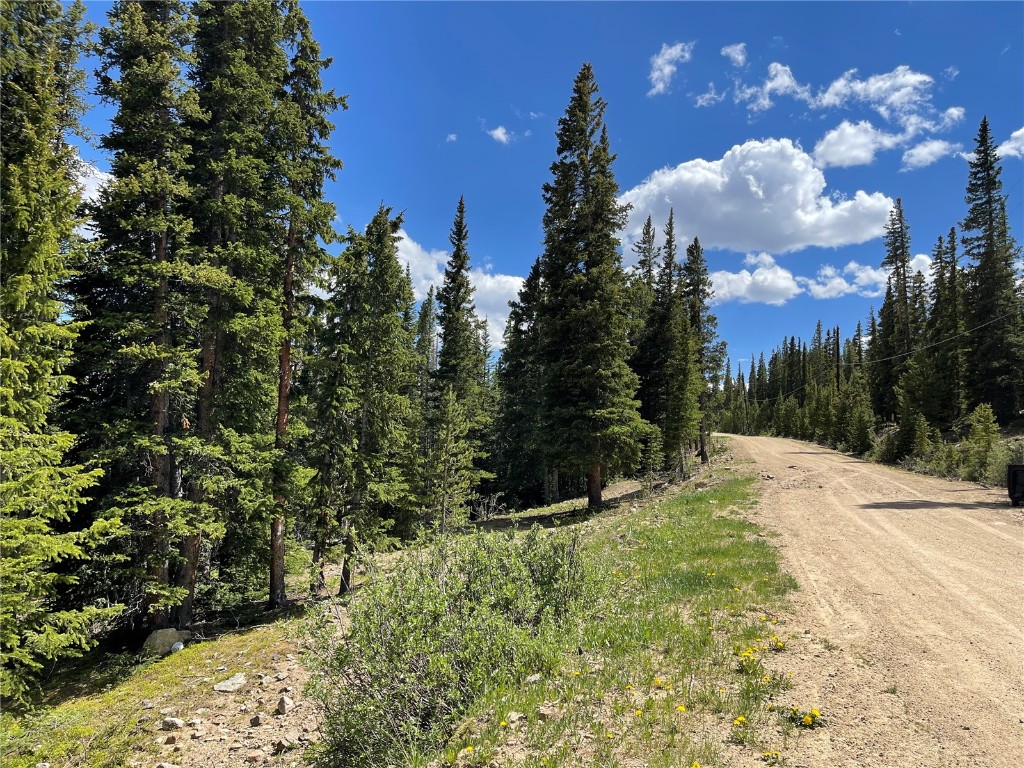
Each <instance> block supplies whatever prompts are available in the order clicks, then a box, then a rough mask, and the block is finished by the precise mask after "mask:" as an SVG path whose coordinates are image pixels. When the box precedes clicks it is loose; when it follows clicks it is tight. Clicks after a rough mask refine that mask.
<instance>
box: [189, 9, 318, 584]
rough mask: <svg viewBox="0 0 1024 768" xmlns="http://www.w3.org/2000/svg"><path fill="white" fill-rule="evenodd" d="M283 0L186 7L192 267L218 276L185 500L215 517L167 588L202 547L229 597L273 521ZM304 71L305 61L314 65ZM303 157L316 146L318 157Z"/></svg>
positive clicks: (282, 257) (284, 209) (283, 195)
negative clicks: (194, 111)
mask: <svg viewBox="0 0 1024 768" xmlns="http://www.w3.org/2000/svg"><path fill="white" fill-rule="evenodd" d="M283 11H284V6H282V5H281V4H279V3H276V2H273V1H272V0H253V2H247V3H219V2H209V1H208V0H201V1H200V2H198V3H196V5H195V6H194V13H195V16H196V22H197V30H196V34H195V38H194V41H193V49H192V52H193V55H194V57H195V64H194V66H193V67H192V71H191V79H192V82H193V84H194V87H195V89H196V92H197V94H198V99H199V105H200V108H201V109H202V112H203V117H202V118H201V119H199V120H197V121H193V122H191V123H190V125H191V127H192V129H193V135H194V136H195V141H194V146H193V163H192V165H193V169H192V171H191V172H190V174H189V179H190V181H191V182H192V184H193V187H194V188H195V203H194V204H193V206H192V208H191V215H192V218H193V221H194V224H195V232H194V235H193V243H194V244H195V245H196V247H197V248H198V249H199V251H200V255H199V257H198V265H199V269H201V270H202V271H206V272H213V273H217V272H221V273H223V274H225V275H226V277H227V279H222V280H220V281H218V282H217V283H216V284H215V285H214V286H213V287H212V288H211V289H209V290H207V291H206V292H205V295H203V296H202V300H203V302H204V303H205V304H206V306H207V308H208V309H207V312H206V315H205V317H204V319H203V325H202V328H201V331H200V342H201V352H200V366H201V367H200V371H201V375H202V386H201V388H200V391H199V397H198V405H197V409H196V420H195V422H194V424H193V429H194V431H195V436H196V438H197V441H198V442H199V443H200V444H201V445H202V446H203V450H204V451H206V452H208V454H209V456H210V457H211V458H210V460H209V461H207V462H206V467H205V472H204V475H203V476H202V477H201V478H197V479H196V482H194V483H192V484H191V486H190V498H192V499H193V500H194V501H203V502H205V503H208V504H210V505H212V506H213V507H214V508H216V509H217V510H218V513H217V514H218V519H217V521H216V522H219V523H220V524H222V525H224V531H225V535H224V538H223V540H222V541H221V542H220V543H219V545H218V544H217V543H216V542H210V543H211V544H213V545H214V546H213V547H212V548H205V547H204V546H203V542H202V539H201V537H200V536H196V535H190V536H186V537H185V538H184V540H183V542H182V546H181V550H180V566H179V568H178V572H177V576H176V579H175V581H176V585H177V586H178V587H179V588H181V589H189V587H190V585H191V584H194V583H195V581H196V575H197V573H198V571H199V570H200V558H201V557H202V556H203V553H204V552H205V553H207V554H208V555H211V556H212V562H211V566H210V567H211V570H212V571H213V572H214V573H216V574H217V576H218V580H219V581H221V582H226V583H228V584H231V586H232V588H231V590H230V592H229V594H230V596H231V597H232V598H234V599H238V598H239V597H249V596H255V595H256V594H258V593H259V592H260V591H265V590H266V586H265V585H266V584H267V550H268V547H269V543H270V542H269V540H268V539H269V537H268V534H267V532H268V530H269V529H270V521H271V519H272V518H273V517H274V516H275V514H276V513H279V511H280V510H279V506H280V505H279V504H276V503H275V499H274V497H275V485H279V483H278V482H275V481H276V480H279V472H280V469H281V466H282V465H281V462H280V456H281V451H280V450H278V449H276V448H275V443H276V442H277V434H276V429H275V423H276V415H277V410H278V409H277V406H278V402H279V390H280V375H279V362H280V353H281V349H282V340H283V338H284V337H285V335H286V334H285V331H284V328H283V315H282V304H283V303H285V302H284V300H283V297H282V290H283V282H284V280H283V274H282V273H283V271H284V266H285V263H286V254H287V251H288V242H287V227H286V225H282V221H285V222H286V221H287V219H288V213H289V201H290V200H291V199H292V198H291V196H290V190H289V187H288V179H287V177H286V175H285V173H284V169H285V168H286V167H288V166H289V159H290V158H289V155H288V153H287V151H286V150H285V148H284V147H283V141H282V131H283V130H286V127H285V125H284V124H283V121H282V116H283V115H282V101H283V98H284V84H285V81H286V78H287V77H288V76H289V58H288V54H287V53H286V51H285V49H284V40H285V38H286V33H287V30H286V26H285V21H286V19H285V16H284V13H283ZM312 66H313V67H314V69H315V65H312ZM311 151H314V152H315V151H316V150H315V149H313V150H311Z"/></svg>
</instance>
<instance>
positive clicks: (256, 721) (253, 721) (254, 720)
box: [249, 712, 263, 728]
mask: <svg viewBox="0 0 1024 768" xmlns="http://www.w3.org/2000/svg"><path fill="white" fill-rule="evenodd" d="M249 725H251V726H252V727H253V728H255V727H256V726H257V725H263V715H261V714H260V713H258V712H257V713H256V714H255V715H253V716H252V717H250V718H249Z"/></svg>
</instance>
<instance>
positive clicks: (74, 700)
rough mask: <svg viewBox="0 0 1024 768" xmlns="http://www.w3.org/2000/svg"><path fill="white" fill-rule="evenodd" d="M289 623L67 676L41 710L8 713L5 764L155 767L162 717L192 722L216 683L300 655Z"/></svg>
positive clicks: (0, 736)
mask: <svg viewBox="0 0 1024 768" xmlns="http://www.w3.org/2000/svg"><path fill="white" fill-rule="evenodd" d="M288 625H289V620H287V619H284V620H280V621H276V622H274V623H272V624H266V625H263V626H257V627H253V628H251V629H247V630H244V631H240V632H231V633H227V634H224V635H221V636H219V637H217V638H216V639H215V640H211V641H209V642H202V643H195V644H192V645H189V647H187V648H186V649H185V650H183V651H181V652H180V653H176V654H173V655H170V656H167V657H165V658H163V659H159V660H152V661H148V662H143V663H141V664H140V663H139V661H138V657H136V656H134V655H124V656H111V657H107V658H106V659H105V660H104V661H103V662H102V663H101V664H100V665H98V666H96V667H93V668H89V669H86V670H84V671H81V672H79V673H78V674H77V675H68V676H67V677H66V678H65V679H64V680H63V681H62V684H61V686H60V689H59V690H57V689H55V690H54V691H53V692H52V693H51V695H50V696H49V697H48V699H47V702H46V703H45V704H44V705H43V706H41V707H40V708H39V709H38V710H37V711H35V712H33V713H30V714H28V715H25V716H23V717H14V716H12V715H10V714H7V713H5V714H4V715H3V716H2V721H0V764H2V765H3V766H4V768H34V766H36V765H37V764H39V763H40V762H46V763H48V764H50V765H51V766H53V767H54V768H57V766H62V767H66V768H71V767H72V766H74V767H75V768H77V767H78V766H83V767H84V766H89V768H114V767H115V766H125V765H142V766H150V765H154V764H156V763H157V762H159V761H160V759H161V751H160V749H159V747H157V746H156V745H155V744H154V735H155V731H154V729H155V724H156V722H157V721H159V720H160V718H161V717H162V716H163V714H168V715H175V716H182V717H188V716H189V714H188V713H190V712H193V711H195V710H196V709H197V708H200V707H202V706H204V705H207V704H208V701H209V700H210V698H211V694H210V690H211V685H212V683H213V682H214V681H216V680H219V679H222V678H224V677H227V676H228V675H230V674H232V673H234V672H236V671H240V672H249V673H250V675H251V674H252V671H253V670H256V669H261V668H263V665H265V663H266V659H267V658H268V657H269V656H271V655H273V654H281V655H284V654H286V653H291V652H292V651H294V645H293V641H292V640H290V639H289V633H288Z"/></svg>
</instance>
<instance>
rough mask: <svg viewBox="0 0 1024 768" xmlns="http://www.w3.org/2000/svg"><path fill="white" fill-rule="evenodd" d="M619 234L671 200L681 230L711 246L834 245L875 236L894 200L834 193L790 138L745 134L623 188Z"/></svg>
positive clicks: (630, 235) (659, 215)
mask: <svg viewBox="0 0 1024 768" xmlns="http://www.w3.org/2000/svg"><path fill="white" fill-rule="evenodd" d="M620 200H621V202H623V203H631V204H632V205H633V210H632V211H631V212H630V215H629V221H628V224H627V228H626V232H625V233H624V234H625V239H626V240H627V241H632V240H633V239H635V238H636V237H638V236H639V234H640V231H641V230H642V228H643V223H644V221H645V220H646V219H647V217H648V216H653V217H654V219H655V221H657V222H661V223H664V222H665V221H666V219H667V218H668V211H669V208H670V207H675V210H676V214H677V216H676V222H677V226H679V227H680V228H681V229H682V230H684V233H683V234H685V235H687V236H688V237H693V236H694V234H696V235H699V237H700V238H701V242H702V243H704V245H705V246H706V247H710V248H727V249H730V250H735V251H741V252H746V251H770V252H774V253H785V252H788V251H798V250H800V249H802V248H806V247H808V246H822V247H838V246H841V245H849V244H852V243H863V242H866V241H867V240H871V239H873V238H876V237H879V236H880V235H881V234H882V232H883V230H884V228H885V223H886V220H887V219H888V216H889V210H890V209H891V208H892V205H893V201H892V200H891V199H890V198H888V197H886V196H885V195H883V194H882V193H880V192H873V193H870V194H869V193H867V192H864V191H860V190H858V191H857V192H856V193H855V194H854V196H853V197H852V199H844V200H838V201H834V200H832V199H831V198H830V197H829V196H828V195H826V193H825V176H824V174H823V173H822V171H821V170H820V169H819V168H817V167H815V164H814V161H813V160H812V159H811V157H810V155H808V154H807V153H806V152H804V151H803V150H802V149H801V148H800V147H799V146H796V145H794V144H793V142H792V141H790V140H789V139H767V140H764V141H756V140H751V141H747V142H746V143H744V144H742V145H737V146H734V147H733V148H732V149H730V150H729V151H728V152H726V153H725V155H724V156H723V157H722V158H721V159H720V160H712V161H708V160H702V159H696V160H690V161H688V162H685V163H681V164H679V165H677V166H675V167H674V168H662V169H660V170H658V171H655V172H654V173H652V174H651V175H650V176H649V177H648V178H647V179H645V180H644V181H643V182H641V183H640V184H638V185H637V186H635V187H633V188H632V189H630V190H627V191H626V192H624V193H623V194H622V196H621V197H620Z"/></svg>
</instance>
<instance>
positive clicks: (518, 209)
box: [83, 2, 1024, 368]
mask: <svg viewBox="0 0 1024 768" xmlns="http://www.w3.org/2000/svg"><path fill="white" fill-rule="evenodd" d="M107 7H108V6H107V5H106V4H103V3H91V4H90V5H89V13H90V17H91V18H93V19H94V20H95V21H97V22H101V21H102V18H103V15H104V13H105V12H106V9H107ZM304 8H305V10H306V12H307V14H308V15H309V16H310V18H311V21H312V23H313V29H314V33H315V35H316V37H317V39H318V40H319V41H320V43H321V46H322V48H323V50H324V53H325V55H329V56H332V57H333V58H334V64H333V66H332V67H331V69H330V70H329V71H328V74H327V79H328V83H329V84H330V85H331V86H332V87H334V88H335V89H336V90H337V92H339V93H344V94H347V95H348V98H349V110H348V111H347V112H344V113H339V114H338V115H337V116H336V120H335V122H336V125H337V128H336V131H335V133H334V136H333V139H332V145H333V148H334V151H335V153H336V154H337V155H338V156H339V157H340V158H341V159H342V160H343V161H344V163H345V167H344V170H343V171H342V172H341V173H340V174H339V177H338V180H337V182H336V183H334V184H332V185H331V187H330V189H329V191H328V196H329V198H330V199H331V200H332V201H333V202H335V203H336V205H337V207H338V214H339V228H340V229H342V231H343V230H344V228H345V227H347V226H348V225H349V224H351V225H353V226H355V227H357V228H361V227H362V226H364V225H365V224H366V222H367V221H368V220H369V218H370V217H371V216H372V215H373V213H374V211H375V210H376V208H377V206H378V205H379V204H380V203H381V202H384V203H386V204H388V205H390V206H393V207H394V208H395V209H397V210H403V211H405V226H404V234H405V237H406V239H405V240H404V241H403V243H402V247H401V252H402V256H403V258H404V259H406V260H408V261H409V262H410V264H411V268H412V271H413V275H414V281H415V282H416V287H417V291H418V293H419V294H420V295H422V293H423V292H425V290H426V286H427V285H428V284H429V283H430V282H431V281H437V280H439V278H440V274H441V272H442V271H443V262H444V258H445V250H446V249H447V248H448V241H447V235H448V230H449V228H450V227H451V223H452V218H453V216H454V213H455V206H456V203H457V201H458V198H459V195H465V198H466V206H467V217H468V223H469V227H470V243H469V246H470V255H471V260H472V264H473V266H474V267H475V273H474V278H475V282H476V284H477V305H478V308H479V309H480V310H481V312H483V313H486V314H487V316H488V318H489V319H490V321H491V326H492V332H493V333H494V334H495V335H500V328H501V326H502V324H503V322H504V314H505V311H506V309H505V305H506V302H507V300H508V299H509V298H511V297H513V296H514V294H515V292H516V290H517V289H518V286H519V284H520V280H521V277H522V276H523V275H525V274H526V273H527V271H528V270H529V268H530V265H531V264H532V262H533V260H534V259H535V258H536V257H537V255H538V254H539V253H540V249H541V245H542V231H541V216H542V214H543V203H542V200H541V185H542V184H543V183H544V182H545V181H547V180H548V179H549V178H550V170H549V168H550V164H551V162H552V161H553V160H554V157H555V136H554V132H555V129H556V127H557V120H558V118H559V117H560V116H561V115H562V113H563V112H564V109H565V106H566V104H567V102H568V99H569V95H570V90H571V87H572V81H573V78H574V76H575V74H576V72H577V71H578V69H579V67H580V65H581V64H582V63H583V62H584V61H589V62H591V63H592V64H593V66H594V70H595V74H596V76H597V81H598V84H599V86H600V88H601V95H602V96H603V97H604V98H605V99H606V100H607V102H608V109H607V112H606V122H607V124H608V130H609V135H610V138H611V140H612V144H613V148H614V150H615V151H616V152H617V153H618V160H617V161H616V164H615V173H616V178H617V180H618V183H619V187H620V191H621V194H622V199H623V200H624V201H627V202H631V203H632V204H633V205H634V210H633V213H632V214H631V216H630V221H629V225H628V226H627V229H626V231H625V232H623V233H622V236H623V243H624V253H625V254H626V255H627V262H628V254H629V253H630V251H629V247H628V246H629V242H630V240H631V238H632V237H633V236H634V235H635V233H636V231H637V230H638V229H639V227H640V226H641V225H642V223H643V220H644V219H645V218H646V217H647V215H648V214H651V215H653V216H654V220H655V223H656V224H657V225H658V227H659V231H660V227H661V226H663V225H664V222H665V218H666V216H667V213H668V208H669V206H670V205H672V206H674V208H675V215H676V223H677V227H678V228H681V230H682V236H683V237H684V238H685V239H687V240H689V239H691V238H692V237H694V236H698V237H700V239H701V241H702V243H704V246H705V251H706V255H707V257H708V262H709V267H710V269H711V271H712V273H713V277H714V282H715V289H716V293H717V297H716V300H715V310H716V313H717V314H718V317H719V329H720V332H721V336H722V338H724V339H725V340H726V341H727V342H728V343H729V349H730V354H731V356H732V359H733V361H734V363H735V362H737V361H740V360H743V361H744V362H743V366H744V368H746V366H747V365H748V363H747V362H746V360H747V359H748V358H749V357H750V353H751V352H753V353H754V354H755V355H756V354H757V353H758V352H759V351H762V350H765V351H767V350H768V349H769V348H770V347H772V346H775V345H777V344H778V343H779V341H780V340H781V339H782V337H783V335H788V334H790V333H792V334H796V335H803V336H804V337H805V338H806V337H807V336H809V335H810V333H811V331H812V330H813V328H814V323H815V322H816V320H817V319H819V318H820V319H822V320H823V321H824V322H825V324H826V325H840V326H841V327H842V328H843V330H844V333H850V332H852V330H853V326H854V325H855V324H856V322H857V321H858V320H864V319H866V317H867V314H868V309H869V307H870V306H872V305H874V306H877V305H878V303H879V302H880V297H879V292H880V291H881V290H882V289H884V275H882V274H881V272H880V271H879V269H878V266H879V263H880V261H881V259H882V256H883V250H882V244H881V233H882V228H883V226H884V223H885V220H886V217H887V215H888V210H889V208H890V206H891V204H892V202H893V201H894V200H895V199H896V197H902V198H903V204H904V209H905V212H906V215H907V219H908V222H909V224H910V228H911V236H912V239H913V249H914V253H915V254H928V253H929V252H930V251H931V249H932V246H933V245H934V243H935V240H936V237H937V236H938V235H940V234H942V235H945V234H946V233H947V232H948V230H949V228H950V226H953V225H956V224H957V223H958V222H959V221H960V219H961V218H962V217H963V215H964V212H965V209H964V204H963V193H964V185H965V183H966V180H967V162H966V160H965V159H964V158H963V157H962V155H961V153H964V152H969V151H970V150H971V148H972V147H973V139H974V137H975V135H976V133H977V129H978V124H979V122H980V120H981V117H982V115H987V116H988V118H989V122H990V125H991V128H992V131H993V135H994V137H995V139H996V141H997V142H998V143H999V144H1001V145H1002V146H1003V149H1002V152H1003V184H1004V191H1006V192H1008V193H1009V196H1010V199H1009V213H1010V217H1011V226H1012V228H1013V231H1014V233H1015V235H1016V236H1017V237H1018V238H1020V237H1022V236H1024V226H1022V225H1024V209H1022V206H1021V200H1022V198H1024V187H1022V185H1021V182H1022V179H1024V162H1022V156H1024V36H1022V30H1024V3H1020V2H1014V3H1009V2H1006V3H981V2H973V3H936V2H929V3H899V4H897V3H772V2H762V3H650V4H646V3H645V4H640V3H630V4H625V3H596V4H592V3H557V4H556V3H539V2H538V3H342V2H309V3H306V4H305V5H304ZM108 116H109V112H107V111H106V110H97V111H95V112H94V113H93V114H92V115H91V116H90V118H89V122H90V124H91V126H92V127H93V129H94V130H96V131H100V132H101V131H102V130H103V129H104V122H105V120H106V119H107V118H108ZM83 154H84V155H85V156H86V157H87V159H90V160H92V161H93V162H94V163H95V164H96V165H97V166H98V167H99V168H100V169H104V168H105V167H106V165H107V163H106V160H105V158H103V157H102V155H101V153H100V152H99V150H96V149H87V150H85V151H84V152H83ZM917 263H918V265H919V266H926V264H927V260H926V258H923V257H922V258H920V259H919V260H918V262H917Z"/></svg>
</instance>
